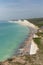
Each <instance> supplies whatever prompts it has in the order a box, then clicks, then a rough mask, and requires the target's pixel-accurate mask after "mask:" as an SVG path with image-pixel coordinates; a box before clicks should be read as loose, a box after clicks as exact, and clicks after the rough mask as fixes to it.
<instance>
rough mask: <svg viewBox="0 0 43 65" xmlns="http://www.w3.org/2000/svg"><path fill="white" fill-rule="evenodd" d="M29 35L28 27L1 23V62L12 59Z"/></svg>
mask: <svg viewBox="0 0 43 65" xmlns="http://www.w3.org/2000/svg"><path fill="white" fill-rule="evenodd" d="M28 35H29V28H28V27H27V26H23V25H20V24H18V23H10V22H8V21H0V61H4V60H6V59H7V58H9V57H11V56H12V55H13V54H14V53H15V51H16V50H17V49H18V48H19V46H20V45H21V44H22V43H23V41H24V40H25V39H26V38H27V36H28Z"/></svg>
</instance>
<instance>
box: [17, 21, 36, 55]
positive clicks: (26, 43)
mask: <svg viewBox="0 0 43 65" xmlns="http://www.w3.org/2000/svg"><path fill="white" fill-rule="evenodd" d="M25 21H26V20H25ZM21 22H22V21H21ZM23 23H24V22H22V24H23ZM25 23H26V22H25ZM18 24H19V23H18ZM27 24H28V23H27ZM27 24H25V26H27V27H29V28H30V35H29V36H27V38H26V39H25V41H24V42H23V43H22V44H21V45H22V48H21V47H20V48H19V49H18V52H19V51H20V53H19V54H17V55H25V54H30V47H31V41H32V40H33V35H34V34H35V32H36V31H37V28H36V27H34V26H35V25H34V26H33V28H32V27H31V26H29V25H27ZM30 24H31V23H30ZM20 25H21V24H20ZM35 29H36V30H35ZM21 45H20V46H21ZM35 52H37V50H36V51H35ZM35 54H36V53H35Z"/></svg>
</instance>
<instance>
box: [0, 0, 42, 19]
mask: <svg viewBox="0 0 43 65" xmlns="http://www.w3.org/2000/svg"><path fill="white" fill-rule="evenodd" d="M37 17H43V0H0V20H10V19H25V18H37Z"/></svg>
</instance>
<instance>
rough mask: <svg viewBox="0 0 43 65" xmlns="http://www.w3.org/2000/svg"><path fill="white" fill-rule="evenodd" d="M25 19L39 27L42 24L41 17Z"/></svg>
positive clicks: (42, 19)
mask: <svg viewBox="0 0 43 65" xmlns="http://www.w3.org/2000/svg"><path fill="white" fill-rule="evenodd" d="M27 20H28V21H30V22H31V23H33V24H35V25H37V26H39V27H41V26H43V18H32V19H27Z"/></svg>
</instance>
